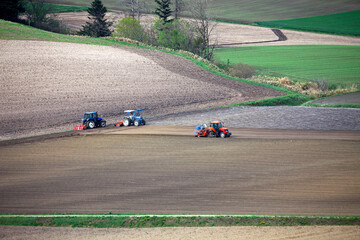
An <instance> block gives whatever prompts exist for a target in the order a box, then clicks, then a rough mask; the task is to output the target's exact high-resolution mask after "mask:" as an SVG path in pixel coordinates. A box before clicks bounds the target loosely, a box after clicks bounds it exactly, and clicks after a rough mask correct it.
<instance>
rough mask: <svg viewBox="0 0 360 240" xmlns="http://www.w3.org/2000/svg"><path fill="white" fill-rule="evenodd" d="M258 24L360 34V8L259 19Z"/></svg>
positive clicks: (350, 34)
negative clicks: (297, 16)
mask: <svg viewBox="0 0 360 240" xmlns="http://www.w3.org/2000/svg"><path fill="white" fill-rule="evenodd" d="M256 24H257V25H258V26H261V27H270V28H281V29H290V30H297V31H306V32H317V33H328V34H336V35H345V36H360V10H357V11H349V12H344V13H337V14H330V15H323V16H316V17H306V18H295V19H288V20H275V21H259V22H256Z"/></svg>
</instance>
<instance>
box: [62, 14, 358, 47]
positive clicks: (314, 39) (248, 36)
mask: <svg viewBox="0 0 360 240" xmlns="http://www.w3.org/2000/svg"><path fill="white" fill-rule="evenodd" d="M123 17H124V15H123V14H122V13H120V12H110V13H107V18H108V19H109V21H113V22H114V27H115V26H116V24H117V23H118V21H119V20H120V19H121V18H123ZM58 18H59V20H61V21H63V22H64V23H65V25H66V26H68V27H69V28H71V29H73V30H76V31H78V30H79V29H81V28H82V25H84V24H85V22H86V21H88V18H87V12H72V13H59V14H58ZM153 20H154V16H152V15H143V16H142V18H141V23H142V24H144V25H145V26H149V25H150V24H151V22H152V21H153ZM281 31H282V32H283V33H284V35H285V36H286V38H287V40H286V41H277V40H278V36H277V35H276V34H274V32H273V31H272V30H271V29H270V28H264V27H256V26H250V25H240V24H231V23H217V24H216V27H215V30H214V33H213V36H212V40H211V41H212V43H213V44H216V45H224V46H242V45H244V44H245V46H268V45H312V44H321V45H360V38H357V37H346V36H337V35H330V34H319V33H308V32H299V31H292V30H281Z"/></svg>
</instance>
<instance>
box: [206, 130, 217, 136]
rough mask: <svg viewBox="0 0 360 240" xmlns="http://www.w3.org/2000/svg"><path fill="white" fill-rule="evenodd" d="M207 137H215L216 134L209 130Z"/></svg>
mask: <svg viewBox="0 0 360 240" xmlns="http://www.w3.org/2000/svg"><path fill="white" fill-rule="evenodd" d="M208 137H216V134H215V133H214V132H213V131H210V132H209V135H208Z"/></svg>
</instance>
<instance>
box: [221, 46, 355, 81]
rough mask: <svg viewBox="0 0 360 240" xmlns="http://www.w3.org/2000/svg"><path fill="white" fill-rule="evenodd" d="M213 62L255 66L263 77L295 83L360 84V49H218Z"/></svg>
mask: <svg viewBox="0 0 360 240" xmlns="http://www.w3.org/2000/svg"><path fill="white" fill-rule="evenodd" d="M215 59H216V60H220V61H223V62H227V61H228V60H229V61H230V63H237V62H242V63H246V64H249V65H252V66H256V67H257V69H258V70H260V71H261V72H262V73H265V74H270V75H280V76H288V77H290V78H292V79H294V80H303V81H311V80H319V79H327V80H328V81H329V82H330V83H334V84H357V85H359V84H360V46H330V45H328V46H322V45H320V46H314V45H311V46H261V47H237V48H219V49H216V51H215Z"/></svg>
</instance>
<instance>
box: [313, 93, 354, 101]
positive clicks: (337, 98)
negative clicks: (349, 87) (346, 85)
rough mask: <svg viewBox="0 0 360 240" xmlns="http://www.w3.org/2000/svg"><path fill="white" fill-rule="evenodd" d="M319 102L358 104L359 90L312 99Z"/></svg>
mask: <svg viewBox="0 0 360 240" xmlns="http://www.w3.org/2000/svg"><path fill="white" fill-rule="evenodd" d="M313 103H320V104H360V92H354V93H348V94H344V95H339V96H334V97H329V98H324V99H321V100H317V101H313Z"/></svg>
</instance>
